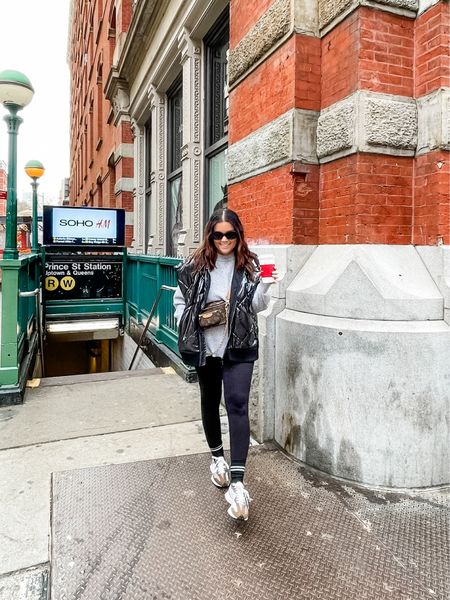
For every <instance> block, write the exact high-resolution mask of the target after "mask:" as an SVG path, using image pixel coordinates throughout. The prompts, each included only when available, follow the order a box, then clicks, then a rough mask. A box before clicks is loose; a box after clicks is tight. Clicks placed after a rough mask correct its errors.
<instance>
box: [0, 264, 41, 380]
mask: <svg viewBox="0 0 450 600" xmlns="http://www.w3.org/2000/svg"><path fill="white" fill-rule="evenodd" d="M0 268H1V270H2V311H1V315H2V320H1V338H0V346H1V352H0V385H7V386H14V385H17V384H18V381H19V373H20V363H21V362H22V359H23V357H24V355H25V354H26V353H27V352H28V351H29V349H30V344H31V341H32V339H36V335H37V317H38V302H37V301H36V299H37V298H38V294H39V287H40V257H39V255H37V254H27V255H24V256H20V257H19V258H17V259H3V260H0Z"/></svg>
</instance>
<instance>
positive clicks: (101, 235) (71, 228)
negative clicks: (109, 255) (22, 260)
mask: <svg viewBox="0 0 450 600" xmlns="http://www.w3.org/2000/svg"><path fill="white" fill-rule="evenodd" d="M43 243H44V245H45V246H123V245H124V244H125V211H124V210H123V209H122V208H85V207H78V206H44V210H43Z"/></svg>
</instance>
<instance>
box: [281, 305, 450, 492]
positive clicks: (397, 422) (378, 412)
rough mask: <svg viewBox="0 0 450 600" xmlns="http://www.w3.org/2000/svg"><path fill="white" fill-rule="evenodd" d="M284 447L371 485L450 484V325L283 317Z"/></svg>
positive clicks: (291, 314)
mask: <svg viewBox="0 0 450 600" xmlns="http://www.w3.org/2000/svg"><path fill="white" fill-rule="evenodd" d="M276 336H277V340H281V339H282V340H283V343H282V344H279V346H278V347H277V364H276V403H275V440H276V441H277V442H278V443H279V444H280V445H281V446H282V447H283V448H285V449H286V450H287V451H288V452H289V453H291V454H292V455H293V456H295V457H296V458H298V459H300V460H302V461H304V462H305V463H306V464H308V465H310V466H313V467H315V468H317V469H320V470H321V471H325V472H327V473H331V474H332V475H335V476H338V477H344V478H346V479H350V480H354V481H359V482H363V483H365V484H369V485H380V486H389V487H408V488H418V487H429V486H436V485H441V484H448V483H449V482H450V471H449V468H448V465H449V461H450V387H449V381H450V361H449V360H448V348H449V344H450V328H449V326H448V325H447V324H446V323H445V322H444V321H420V322H409V323H408V322H385V321H364V320H359V319H339V318H333V317H324V316H322V315H310V314H306V313H300V312H296V311H292V310H285V311H283V312H282V313H281V315H279V316H278V317H277V331H276Z"/></svg>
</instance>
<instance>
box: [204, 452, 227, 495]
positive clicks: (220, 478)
mask: <svg viewBox="0 0 450 600" xmlns="http://www.w3.org/2000/svg"><path fill="white" fill-rule="evenodd" d="M209 468H210V471H211V481H212V482H213V484H214V485H215V486H216V487H218V488H224V487H228V486H229V485H230V467H229V466H228V463H227V461H226V460H225V459H224V457H223V456H219V457H217V458H216V457H213V458H212V460H211V465H210V467H209Z"/></svg>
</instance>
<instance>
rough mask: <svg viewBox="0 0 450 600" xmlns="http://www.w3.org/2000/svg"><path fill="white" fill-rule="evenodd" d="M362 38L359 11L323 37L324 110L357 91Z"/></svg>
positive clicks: (322, 78) (322, 104)
mask: <svg viewBox="0 0 450 600" xmlns="http://www.w3.org/2000/svg"><path fill="white" fill-rule="evenodd" d="M359 37H360V36H359V19H358V11H355V12H353V13H352V14H351V15H350V16H349V17H348V18H347V19H345V20H344V21H342V23H340V24H339V25H338V26H337V27H335V28H334V29H333V30H332V31H330V33H329V34H328V35H326V36H325V37H323V38H322V74H321V75H322V76H321V80H322V89H321V99H322V100H321V106H322V108H326V107H327V106H330V105H331V104H334V103H335V102H337V101H338V100H342V98H345V97H346V96H349V95H350V94H352V93H353V92H354V91H356V90H357V89H358V48H359Z"/></svg>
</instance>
